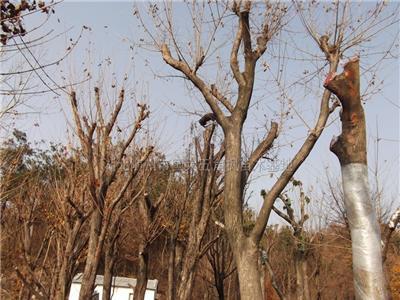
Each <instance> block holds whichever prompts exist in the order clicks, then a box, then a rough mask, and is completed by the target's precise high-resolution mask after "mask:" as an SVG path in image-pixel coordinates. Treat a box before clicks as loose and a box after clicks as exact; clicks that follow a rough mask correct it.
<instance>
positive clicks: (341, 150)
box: [324, 58, 388, 300]
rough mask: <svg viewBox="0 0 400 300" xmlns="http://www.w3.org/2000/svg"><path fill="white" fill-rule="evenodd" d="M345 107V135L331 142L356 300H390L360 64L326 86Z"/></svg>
mask: <svg viewBox="0 0 400 300" xmlns="http://www.w3.org/2000/svg"><path fill="white" fill-rule="evenodd" d="M324 86H325V88H327V89H328V90H330V91H331V92H332V93H334V94H335V95H336V96H337V97H338V98H339V100H340V102H341V105H342V112H341V121H342V133H341V135H340V136H339V137H338V138H334V139H333V140H332V142H331V146H330V148H331V151H332V152H333V153H334V154H335V155H336V156H337V157H338V159H339V161H340V165H341V171H342V181H343V192H344V200H345V207H346V212H347V217H348V221H349V226H350V232H351V241H352V256H353V277H354V290H355V296H356V299H363V300H366V299H371V300H372V299H374V300H378V299H388V295H387V290H386V284H385V276H384V272H383V266H382V257H381V246H380V245H381V234H380V229H379V224H378V221H377V217H376V213H375V206H374V204H373V203H372V200H371V197H370V189H369V184H368V166H367V149H366V129H365V127H366V126H365V116H364V110H363V108H362V105H361V99H360V74H359V60H358V58H354V59H352V60H350V61H349V62H348V63H347V64H346V65H345V66H344V71H343V73H342V74H340V75H336V74H334V73H330V74H329V75H328V77H327V79H326V80H325V83H324Z"/></svg>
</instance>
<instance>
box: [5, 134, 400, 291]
mask: <svg viewBox="0 0 400 300" xmlns="http://www.w3.org/2000/svg"><path fill="white" fill-rule="evenodd" d="M213 130H215V128H214V126H211V127H209V128H207V130H206V131H205V132H204V137H203V140H201V139H199V138H196V139H195V141H194V143H193V147H192V148H190V149H188V151H187V156H186V157H185V160H184V161H182V165H180V166H178V165H177V164H168V163H167V162H166V161H165V160H164V158H163V156H162V155H161V154H160V153H156V152H153V154H152V155H149V157H148V158H147V159H148V161H147V163H148V164H147V165H145V166H144V167H143V169H142V170H141V171H140V172H138V175H137V177H136V178H135V179H134V180H132V184H131V185H130V186H129V187H128V188H127V189H126V194H125V195H124V197H123V198H122V199H121V200H120V201H121V202H119V203H118V205H116V206H115V208H114V211H113V213H112V216H111V218H110V219H109V221H107V219H103V220H102V223H101V224H102V225H101V226H108V227H107V230H104V227H101V230H100V231H97V232H98V237H99V240H101V239H104V242H103V246H102V250H101V253H100V255H99V258H98V259H99V260H98V261H97V264H98V265H97V267H96V273H97V274H103V275H104V278H105V279H104V283H105V284H104V287H103V288H104V290H103V295H104V296H103V298H104V299H110V295H111V294H112V288H111V286H112V276H116V275H119V276H121V275H122V276H129V277H136V278H137V279H138V283H137V286H136V288H135V291H136V293H135V297H136V299H143V295H144V291H145V287H146V282H147V279H149V278H156V279H158V280H159V290H158V293H159V295H160V297H161V298H168V299H181V298H183V297H185V295H187V294H188V296H187V297H196V298H198V297H205V296H204V295H206V299H215V298H218V299H239V294H240V293H239V282H238V277H237V276H238V270H237V267H236V265H235V262H234V256H233V255H234V254H233V252H232V250H231V248H230V246H229V240H228V237H227V235H226V234H225V232H224V226H226V225H224V224H223V211H222V209H223V207H222V198H221V195H222V189H223V187H222V186H221V185H220V184H221V177H220V176H221V174H222V172H221V170H219V169H218V168H215V166H216V165H217V162H218V160H219V159H221V157H223V155H224V150H223V149H220V150H219V151H214V149H213V143H211V142H210V141H211V138H212V134H213ZM195 145H197V146H198V148H197V150H196V148H195V147H194V146H195ZM117 148H118V147H117ZM70 151H71V150H67V147H65V146H61V145H53V146H52V149H50V150H40V148H35V147H33V146H32V145H30V144H29V143H28V142H27V140H26V135H25V134H24V133H23V132H19V131H15V132H14V137H13V138H12V139H10V140H9V141H8V142H7V143H6V144H5V145H4V146H3V148H2V150H1V157H2V162H3V163H2V165H1V168H2V169H1V171H2V173H3V174H5V177H4V180H3V185H2V191H1V192H2V214H1V216H2V217H1V226H2V228H1V229H2V253H1V255H2V256H1V259H2V297H4V299H30V298H31V297H32V296H35V298H38V299H66V298H67V295H68V293H69V289H70V286H71V281H72V278H73V276H74V275H75V274H76V273H78V272H84V270H85V267H86V265H87V264H88V259H87V258H88V255H89V249H90V248H89V247H88V244H89V241H90V234H91V230H92V229H91V228H92V226H91V225H92V223H91V216H92V215H91V211H92V210H93V209H94V207H95V206H94V205H96V204H95V203H94V202H92V201H91V200H90V198H89V197H90V194H89V192H88V191H87V185H88V182H89V175H88V174H87V172H86V167H87V165H86V163H87V162H86V159H85V158H84V156H83V155H82V153H80V152H78V151H75V150H74V151H72V152H70ZM114 152H115V151H114ZM138 155H139V156H138ZM205 155H208V157H209V159H204V157H206V156H205ZM196 156H197V158H196ZM127 157H129V160H130V163H129V164H128V165H125V164H124V165H123V166H122V168H124V171H122V172H121V173H120V174H119V176H118V177H120V178H118V179H117V180H116V181H115V183H114V186H112V187H111V188H110V192H109V193H110V194H109V197H110V198H108V199H113V200H114V199H116V197H118V196H117V195H119V194H120V190H121V187H122V186H123V185H124V184H125V182H126V180H128V179H129V178H130V176H131V175H130V170H131V168H132V167H133V166H137V157H141V156H140V152H137V153H129V154H127ZM187 166H192V167H191V168H187ZM128 170H129V171H128ZM205 173H207V174H206V175H203V174H205ZM210 184H211V185H212V187H211V188H210V187H209V185H210ZM205 187H207V188H205ZM330 188H332V187H329V186H327V187H326V190H327V191H326V194H325V196H324V197H323V198H319V197H318V196H317V195H313V196H311V195H309V194H307V192H306V191H305V190H304V188H303V184H302V182H301V181H298V180H291V181H290V183H289V186H288V188H287V189H286V190H285V193H282V194H281V195H280V197H279V201H281V202H282V204H283V206H282V208H280V207H281V206H280V205H279V203H277V204H276V205H275V206H274V207H273V210H274V212H276V213H277V214H278V216H280V217H281V218H282V220H284V221H285V222H287V223H288V226H282V225H280V226H278V225H273V226H268V227H267V228H266V230H265V232H264V234H263V237H262V239H261V242H260V246H259V249H258V268H259V270H260V278H259V281H260V282H261V285H262V289H263V293H264V295H265V299H293V298H295V299H318V298H319V299H330V298H332V297H336V296H337V297H340V298H343V299H350V298H352V297H353V295H354V293H355V291H354V289H353V287H352V284H351V278H352V276H351V266H352V261H351V243H350V228H349V227H348V226H346V225H345V224H348V219H347V217H346V216H343V215H342V216H341V217H340V218H338V219H337V220H336V222H328V223H326V224H327V225H328V226H323V227H321V228H314V229H312V228H311V227H308V226H307V222H310V221H309V218H310V217H311V218H312V215H311V214H312V213H315V210H314V208H313V203H317V202H318V201H325V202H327V203H329V204H330V205H332V207H334V208H336V209H338V210H340V209H341V206H343V205H344V198H343V194H342V193H341V191H340V189H337V188H332V189H330ZM337 201H339V202H337ZM297 203H299V204H300V207H299V208H300V209H299V210H298V211H297ZM338 205H339V207H338ZM244 214H245V216H244V230H245V232H251V230H252V228H254V226H255V216H256V214H255V212H254V211H253V210H251V209H249V208H245V212H244ZM320 214H325V218H327V219H328V218H330V216H331V215H332V214H333V212H332V211H330V210H325V209H323V212H320ZM388 216H390V215H389V214H385V215H384V219H382V220H381V225H382V227H381V228H382V230H383V233H384V238H383V241H384V244H385V251H384V253H383V256H384V260H386V266H387V268H386V276H387V279H388V285H389V288H390V289H391V291H392V292H393V297H394V298H396V297H398V296H399V295H398V288H399V282H400V281H399V280H400V277H399V273H398V268H399V264H398V258H399V256H400V253H399V238H400V237H399V236H398V234H396V232H395V231H394V228H395V227H396V224H398V223H399V216H398V213H397V215H396V214H393V218H392V220H389V218H388ZM320 217H321V216H320ZM384 220H386V221H384ZM103 232H105V234H104V237H103V236H102V233H103ZM393 233H394V234H393ZM97 247H98V246H97ZM95 255H96V253H95V254H94V258H96V256H95ZM91 262H92V261H91ZM95 262H96V261H95ZM91 292H93V289H92V290H91Z"/></svg>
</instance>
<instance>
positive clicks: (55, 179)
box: [1, 1, 399, 300]
mask: <svg viewBox="0 0 400 300" xmlns="http://www.w3.org/2000/svg"><path fill="white" fill-rule="evenodd" d="M183 5H186V6H187V8H188V9H189V10H190V11H191V14H190V15H191V16H192V17H191V21H192V23H193V27H192V30H193V32H192V34H191V36H193V37H194V39H193V40H191V41H181V40H180V39H182V35H180V34H179V31H178V30H177V27H178V23H179V21H181V20H178V21H176V19H175V11H174V9H173V5H172V4H171V3H166V4H165V5H164V6H163V7H159V6H158V4H150V5H149V11H148V13H147V14H146V13H145V12H144V11H141V10H140V9H135V11H134V14H135V15H136V16H137V18H138V20H139V23H140V24H141V26H142V28H143V30H144V31H143V32H144V33H146V34H147V36H148V37H149V39H150V40H149V43H150V44H151V45H152V46H154V47H155V49H156V50H157V51H159V53H160V56H161V57H162V59H163V60H164V62H165V63H166V64H167V65H168V66H170V67H172V68H173V69H175V70H176V72H177V74H178V75H179V77H183V78H185V80H186V81H188V82H189V83H190V84H191V86H192V87H194V91H193V95H194V96H196V97H200V98H202V99H203V100H204V101H205V103H206V104H207V105H208V107H209V109H210V110H211V113H207V114H206V115H205V116H204V117H203V118H202V119H201V122H200V124H201V125H202V126H204V127H205V128H204V129H203V128H202V129H201V130H197V131H195V132H194V133H193V137H192V140H193V142H192V143H191V144H190V145H189V146H188V147H187V151H186V153H185V156H184V158H183V159H182V164H181V165H174V164H168V163H165V158H164V156H163V153H161V152H160V151H159V150H157V149H156V148H155V147H154V145H153V144H152V142H151V141H152V139H151V133H149V132H148V131H146V130H143V127H144V124H145V122H146V120H147V119H148V118H149V117H151V116H150V111H149V107H148V105H146V104H145V103H139V102H138V103H137V111H136V113H135V114H133V116H132V115H128V118H129V120H130V121H129V124H130V126H128V127H126V128H124V130H121V129H120V127H119V126H118V125H119V123H120V122H122V121H121V119H122V118H123V117H126V114H127V113H126V111H125V109H126V108H127V107H128V104H127V101H126V98H127V97H126V91H125V88H124V87H120V89H119V92H118V94H116V95H115V99H113V100H112V101H111V103H112V105H111V107H110V106H107V105H106V102H107V101H108V99H107V100H106V98H107V96H106V91H105V88H104V87H103V86H101V85H99V86H97V87H95V88H94V89H93V90H92V91H90V93H89V96H90V99H89V103H88V102H87V101H85V100H83V99H84V98H83V96H82V95H83V93H81V92H80V91H79V90H78V89H77V90H72V89H71V87H69V90H68V92H67V94H68V102H69V109H70V112H71V119H72V124H73V128H74V132H75V137H76V138H75V139H74V140H72V141H71V142H70V143H69V144H68V146H64V145H53V146H52V148H51V149H50V150H39V149H36V148H34V147H32V146H31V145H30V144H29V142H28V141H27V137H26V135H25V134H24V133H23V132H20V131H18V130H16V131H14V138H12V139H10V140H9V141H8V142H7V143H5V144H4V146H3V148H2V153H1V155H2V166H1V168H2V169H1V172H2V187H1V199H2V200H1V212H2V213H1V226H2V231H3V232H5V233H6V234H5V237H4V239H3V240H2V261H6V262H8V263H6V264H5V266H4V270H8V271H7V272H2V274H3V276H4V278H2V280H4V281H3V282H4V283H2V285H3V286H4V287H5V288H4V289H3V295H4V297H8V298H10V299H15V298H17V297H18V298H19V299H30V298H32V297H33V296H34V297H35V298H37V299H66V298H67V297H68V294H69V289H70V286H71V282H72V278H73V277H74V275H75V274H76V273H77V272H78V271H81V272H83V279H82V287H81V291H80V296H79V297H80V299H81V300H85V299H90V297H91V296H92V294H93V290H94V285H95V279H96V275H97V274H99V273H102V274H104V281H105V285H104V293H103V299H110V297H111V294H112V291H111V284H112V276H113V275H115V274H121V273H125V274H127V275H128V274H129V275H131V276H135V277H137V279H138V281H137V286H136V288H135V296H134V297H135V299H143V297H144V292H145V289H146V284H147V279H148V278H149V276H154V277H156V278H157V279H159V280H160V281H163V279H162V278H167V280H164V283H162V285H163V284H164V285H165V287H164V288H163V289H164V295H165V296H166V297H167V298H168V299H192V298H193V297H194V295H196V293H199V292H200V291H196V287H195V283H199V282H202V283H201V284H204V285H205V286H210V282H211V286H213V287H215V290H214V291H213V292H212V294H214V295H215V291H216V293H217V294H218V297H219V299H225V298H227V299H234V298H235V297H238V298H239V297H240V298H241V299H264V298H265V299H270V298H272V297H274V296H273V295H275V296H277V297H279V298H280V299H285V298H291V297H293V294H295V295H296V298H297V299H314V298H326V299H329V296H330V295H331V294H329V292H326V291H325V290H324V289H325V288H326V285H325V284H324V282H326V278H329V276H328V270H331V267H330V266H329V265H327V260H326V259H325V258H324V251H327V250H326V248H329V247H332V246H331V245H332V243H331V241H330V236H331V235H332V233H335V234H336V233H338V234H339V235H343V236H347V237H348V235H349V232H348V231H347V230H350V232H351V240H352V250H353V274H354V276H353V277H354V281H355V288H354V290H351V289H349V290H348V293H345V294H343V297H344V298H346V297H352V295H355V296H356V298H358V299H368V298H370V299H387V297H388V296H387V294H388V293H387V291H388V285H387V284H386V279H385V274H384V268H383V263H382V255H383V257H384V258H386V257H388V256H387V253H389V252H390V255H389V260H388V261H389V262H392V261H394V259H395V257H398V245H397V246H396V244H395V245H394V247H390V246H388V245H389V240H390V238H392V237H393V231H394V229H395V228H396V226H397V224H398V222H399V215H398V214H397V215H394V216H393V220H392V221H391V223H390V226H389V227H388V228H387V230H386V232H385V238H386V239H385V240H384V242H385V248H384V253H383V254H382V253H381V246H380V241H381V237H380V228H379V223H378V220H377V218H376V217H375V213H374V211H375V206H374V204H373V202H372V201H371V199H370V197H369V196H368V195H369V194H370V191H369V188H368V184H367V182H368V178H367V163H366V162H367V159H366V157H367V156H366V134H365V127H366V126H365V119H364V113H363V109H362V106H361V100H362V97H365V95H362V94H361V92H360V71H359V58H357V59H354V60H351V61H350V62H349V63H348V64H346V65H345V67H344V72H343V73H342V74H340V75H336V71H337V70H338V67H339V62H340V60H341V59H343V58H344V57H347V56H348V55H347V54H348V53H349V54H352V53H353V52H352V51H353V50H352V49H353V48H355V47H358V49H359V47H361V46H362V45H363V43H367V42H369V40H371V39H372V38H374V37H376V36H377V35H378V34H379V32H380V31H382V30H384V29H385V28H388V26H391V25H392V24H394V23H395V22H396V17H397V13H396V12H392V11H390V12H389V13H388V14H386V15H385V13H384V12H385V5H386V4H385V3H382V4H377V5H376V6H371V8H370V9H369V10H367V11H365V12H363V13H365V14H361V13H360V14H357V16H355V15H354V7H353V6H352V4H350V3H347V2H346V3H340V2H337V3H332V4H327V5H325V7H323V8H322V7H320V4H315V3H313V2H311V3H309V4H302V3H298V2H296V1H295V2H293V3H292V4H288V3H280V2H273V3H269V2H266V3H252V2H251V1H235V2H233V3H232V4H231V3H208V2H199V3H196V2H195V3H185V4H183ZM4 7H5V9H6V8H7V9H9V10H12V6H10V5H9V4H5V6H4ZM39 7H40V8H41V9H43V8H46V6H44V5H43V4H41V6H39ZM27 9H28V10H29V9H30V8H29V7H28V8H27ZM34 9H37V8H36V7H33V6H32V10H34ZM2 10H3V8H2ZM22 11H23V10H21V12H22ZM321 11H325V13H326V14H327V16H333V18H332V23H331V24H328V26H327V27H326V28H324V29H323V30H321V29H319V30H318V31H317V30H316V29H315V28H314V26H313V24H312V22H311V20H312V18H311V16H312V15H311V16H308V15H307V14H308V12H312V13H320V12H321ZM17 17H18V18H19V15H18V16H14V17H13V16H11V17H9V18H10V20H13V18H17ZM147 17H148V18H149V20H151V21H152V22H153V24H154V26H152V25H149V24H151V23H149V22H148V21H149V20H147V19H146V18H147ZM293 17H296V19H297V21H298V22H299V23H301V24H303V25H304V31H305V32H306V35H308V36H309V37H310V39H311V40H312V41H313V42H314V45H315V47H314V48H315V50H316V51H318V52H317V53H318V54H315V53H316V52H314V51H312V53H313V54H312V57H311V58H308V59H309V60H310V61H312V62H315V63H316V65H317V68H316V72H315V73H313V76H314V75H315V74H318V73H319V72H321V71H322V70H325V69H326V70H327V71H328V72H329V75H328V77H327V79H326V80H325V83H324V87H325V89H324V88H323V87H322V84H321V82H319V81H318V80H317V81H318V83H319V84H320V87H319V89H320V90H319V92H318V91H316V92H315V94H319V95H320V100H318V102H319V112H318V115H317V117H316V119H315V120H314V125H308V124H307V123H306V122H305V121H304V117H303V116H302V115H301V114H300V113H298V111H297V110H296V108H295V105H294V104H293V99H292V97H295V95H289V94H290V93H289V91H287V87H286V86H285V83H284V82H283V80H282V75H281V73H282V72H283V71H282V65H281V63H278V64H277V66H272V65H273V64H274V63H273V62H269V61H267V60H264V57H265V56H266V55H267V49H268V47H270V45H271V44H272V45H273V43H278V44H280V43H282V41H280V39H284V38H288V37H289V36H288V35H287V34H286V33H285V30H286V27H287V26H289V23H290V19H291V18H293ZM14 24H17V25H15V26H20V25H18V23H14ZM226 28H229V29H232V28H233V29H234V36H233V37H232V40H230V41H228V42H226V41H224V43H221V42H222V41H219V39H220V38H221V37H223V36H224V32H225V30H226ZM3 30H4V29H3ZM288 32H290V30H288ZM14 35H16V36H19V35H21V36H22V35H25V33H22V32H14V31H12V32H11V33H10V37H8V36H7V38H6V40H5V42H4V44H6V43H7V42H8V40H9V39H12V38H13V37H14ZM221 44H222V45H224V46H225V47H227V48H224V47H223V46H221ZM300 52H303V50H301V49H300ZM390 53H391V52H390V49H389V50H388V51H387V52H385V54H384V56H383V58H386V57H387V56H389V55H390ZM285 55H287V53H286V52H283V53H278V54H274V52H273V51H272V52H271V53H268V59H273V58H275V57H276V56H278V57H280V58H284V57H285ZM289 55H294V54H293V53H292V52H289ZM359 55H360V56H361V59H364V58H365V56H364V54H361V53H359ZM224 57H227V59H225V58H224ZM383 58H381V59H383ZM293 59H294V57H293ZM284 60H285V59H283V61H284ZM303 60H306V61H307V58H306V57H304V58H303ZM260 62H261V63H260ZM215 65H218V66H220V67H219V69H218V70H215ZM224 66H228V69H224ZM374 66H376V65H374ZM32 68H33V69H35V67H32ZM40 69H41V70H42V69H43V67H42V66H40ZM207 69H208V70H207ZM371 69H372V70H373V68H372V67H371V68H370V70H371ZM267 70H268V72H269V73H271V75H272V76H271V77H272V78H273V80H272V82H274V83H273V84H272V85H271V90H272V89H276V90H277V91H278V94H279V96H278V98H279V102H280V103H283V104H282V105H281V111H280V112H279V113H278V114H277V115H278V116H279V117H278V118H276V119H275V118H272V117H271V118H270V120H269V121H271V120H273V121H271V122H270V125H269V126H265V129H266V131H265V132H263V134H264V137H263V138H262V139H261V140H260V141H259V142H258V143H256V144H255V145H254V146H253V147H252V148H251V149H250V150H248V147H246V145H247V142H248V140H247V139H246V137H245V133H246V128H247V127H246V126H248V125H249V122H248V121H249V120H248V119H249V118H248V116H249V114H250V111H251V108H252V105H253V103H254V99H253V98H254V97H257V96H259V94H258V91H257V89H256V86H257V84H259V83H260V81H259V80H260V79H259V78H258V75H259V74H262V73H263V72H262V71H264V72H265V71H267ZM31 71H34V70H31ZM275 71H276V72H277V75H276V76H274V75H275V74H274V72H275ZM305 74H308V72H306V73H305ZM8 75H10V74H8ZM308 76H309V75H305V76H303V77H302V78H300V79H296V81H295V82H294V83H293V86H295V85H297V84H303V82H304V81H307V80H309V79H307V77H308ZM211 78H213V79H211ZM267 83H268V82H267ZM264 88H265V86H264ZM268 88H269V86H268V85H267V89H268ZM62 89H63V90H64V88H62ZM271 95H273V94H271ZM335 95H336V96H335ZM270 97H271V96H270ZM274 97H275V96H274ZM363 99H364V98H363ZM338 106H342V114H341V121H342V125H343V126H342V135H341V136H340V138H339V140H338V142H335V143H333V144H332V146H331V149H332V151H333V152H334V153H335V154H336V155H337V156H338V158H339V160H340V163H341V166H342V173H343V183H344V188H343V192H344V197H343V200H344V202H340V203H345V212H346V216H345V217H346V218H345V224H347V227H340V226H336V227H335V226H333V225H331V226H330V227H327V228H325V229H322V228H319V229H318V230H315V229H310V228H309V229H306V225H305V224H306V222H307V220H308V219H309V218H310V217H309V214H308V213H307V209H306V207H307V205H308V203H309V202H310V197H309V196H307V195H306V194H305V192H304V190H303V184H302V182H301V181H298V180H294V179H293V176H294V174H295V173H296V171H297V170H298V169H299V168H300V166H301V165H302V164H303V162H304V161H305V160H306V159H307V157H308V156H309V155H310V153H311V151H312V150H313V149H314V147H315V145H316V143H317V141H318V140H319V138H320V137H321V135H322V133H323V131H324V130H325V129H326V128H327V126H328V119H329V117H330V116H331V115H332V114H333V113H334V112H335V110H336V108H337V107H338ZM293 115H297V117H298V118H299V119H300V120H301V121H303V122H304V124H305V126H306V127H307V130H306V136H305V138H304V139H303V140H302V143H301V145H300V147H299V148H298V150H297V151H296V152H295V153H294V155H293V157H291V158H290V162H289V163H288V164H287V165H286V166H285V167H284V169H283V171H282V172H281V174H279V175H278V176H277V177H276V178H274V181H273V182H272V183H271V185H270V186H269V187H268V188H266V189H263V190H261V191H260V198H261V200H262V205H261V209H260V211H259V212H257V213H255V212H254V211H252V210H251V209H249V208H248V206H247V204H246V201H245V199H246V191H247V188H248V186H249V184H250V181H251V178H252V174H253V173H254V171H255V168H256V166H257V164H258V163H259V162H260V161H262V160H264V159H272V160H274V159H276V158H270V157H269V156H268V155H269V151H270V150H271V149H273V148H274V144H276V143H277V142H278V140H279V137H280V136H281V135H282V134H284V132H285V130H286V129H287V128H288V127H287V123H289V121H288V116H293ZM264 121H265V120H264ZM264 123H265V122H264ZM245 150H246V151H245ZM290 188H292V189H294V190H298V194H296V193H295V196H294V197H295V198H293V196H292V195H291V194H290V193H288V189H290ZM295 192H296V191H295ZM292 194H293V193H292ZM277 199H280V200H281V201H282V205H280V204H279V203H277ZM294 202H297V203H298V204H299V215H298V216H296V213H295V209H294ZM361 208H362V209H361ZM272 211H274V212H275V213H276V214H277V215H278V216H280V217H281V218H282V220H284V221H286V222H288V223H289V225H290V226H289V228H284V229H278V228H269V227H267V223H268V220H269V218H270V215H271V213H272ZM381 221H382V220H381ZM381 225H384V224H382V222H381ZM369 228H371V229H369ZM366 229H367V230H366ZM364 231H365V232H364ZM16 236H17V238H15V237H16ZM397 239H398V237H396V235H395V238H394V240H395V241H396V242H395V243H397ZM333 244H334V245H335V246H337V245H343V247H344V248H346V247H348V243H346V241H345V240H339V241H338V242H337V244H335V243H333ZM161 245H164V247H160V246H161ZM320 245H323V246H320ZM318 247H320V248H321V249H322V250H316V249H317V248H318ZM160 248H163V249H166V250H167V251H165V253H167V255H166V257H167V259H166V262H165V263H162V264H161V266H159V267H158V269H157V270H155V268H154V266H153V267H152V263H154V261H155V260H156V259H157V257H159V256H161V257H162V258H164V255H165V253H164V251H157V249H160ZM277 249H280V250H281V249H283V250H284V253H286V255H287V256H285V257H283V258H282V259H281V258H279V255H278V254H277V253H279V252H276V253H275V255H274V254H273V253H274V251H278V250H277ZM389 250H390V251H389ZM288 251H289V252H288ZM344 253H347V252H346V251H344ZM363 253H365V257H362V256H360V255H359V254H363ZM347 254H348V253H347ZM336 259H339V258H336ZM290 260H293V261H294V263H293V264H290V263H289V261H290ZM128 261H131V263H127V262H128ZM372 262H373V263H372ZM285 264H286V266H287V269H288V270H289V271H288V272H286V274H284V273H285V272H283V270H284V269H285V267H282V265H285ZM123 265H124V266H125V269H124V268H122V266H123ZM127 265H128V266H127ZM13 266H16V268H15V269H14V270H12V271H11V269H12V268H13ZM349 266H350V260H349V265H348V266H345V267H344V270H346V271H347V272H348V268H347V267H349ZM388 269H389V270H391V271H392V273H390V274H391V275H390V276H388V277H389V278H391V280H392V279H393V278H394V279H393V280H394V282H395V283H394V285H396V284H397V283H396V280H397V279H396V278H397V277H396V274H393V272H397V271H396V270H395V271H393V265H391V264H388ZM162 270H165V272H164V271H162ZM5 274H8V275H5ZM347 276H349V275H347ZM16 279H17V280H16ZM15 282H18V284H17V285H15V284H14V283H15ZM294 283H295V284H294ZM227 285H228V287H227ZM271 287H272V288H271ZM346 287H348V285H346ZM336 288H338V287H336ZM338 289H339V288H338ZM17 295H18V296H17ZM210 295H211V294H210Z"/></svg>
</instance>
